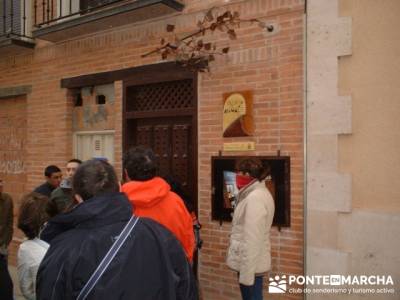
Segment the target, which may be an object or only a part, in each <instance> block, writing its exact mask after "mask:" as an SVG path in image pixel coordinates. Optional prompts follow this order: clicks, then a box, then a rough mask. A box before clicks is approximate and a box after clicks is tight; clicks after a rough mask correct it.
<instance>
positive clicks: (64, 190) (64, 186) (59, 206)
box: [50, 158, 82, 214]
mask: <svg viewBox="0 0 400 300" xmlns="http://www.w3.org/2000/svg"><path fill="white" fill-rule="evenodd" d="M81 163H82V161H81V160H79V159H76V158H73V159H70V160H69V161H68V162H67V167H66V175H67V176H66V178H63V180H62V181H61V183H60V186H59V187H58V188H56V189H55V190H54V191H52V192H51V196H50V202H51V203H52V205H53V207H54V209H55V210H56V212H55V213H56V214H59V213H62V212H63V211H65V210H66V209H67V208H68V207H69V206H70V205H71V204H72V202H73V200H72V178H73V177H74V174H75V172H76V170H77V169H78V167H79V166H80V164H81Z"/></svg>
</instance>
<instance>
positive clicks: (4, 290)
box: [0, 254, 13, 300]
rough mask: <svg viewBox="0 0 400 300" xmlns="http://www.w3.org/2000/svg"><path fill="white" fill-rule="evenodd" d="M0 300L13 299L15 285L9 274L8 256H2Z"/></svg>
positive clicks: (0, 260)
mask: <svg viewBox="0 0 400 300" xmlns="http://www.w3.org/2000/svg"><path fill="white" fill-rule="evenodd" d="M0 299H1V300H12V299H13V283H12V281H11V277H10V273H9V272H8V265H7V256H5V255H2V254H0Z"/></svg>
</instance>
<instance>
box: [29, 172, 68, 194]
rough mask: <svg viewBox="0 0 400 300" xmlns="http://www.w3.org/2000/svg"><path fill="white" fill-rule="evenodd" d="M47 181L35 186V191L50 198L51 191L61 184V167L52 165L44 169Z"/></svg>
mask: <svg viewBox="0 0 400 300" xmlns="http://www.w3.org/2000/svg"><path fill="white" fill-rule="evenodd" d="M44 177H45V178H46V182H45V183H43V184H41V185H39V186H38V187H37V188H35V190H34V192H36V193H39V194H42V195H45V196H46V197H49V198H50V195H51V192H52V191H54V190H55V189H56V188H58V187H59V186H60V183H61V179H62V173H61V170H60V168H59V167H57V166H54V165H50V166H47V167H46V169H44Z"/></svg>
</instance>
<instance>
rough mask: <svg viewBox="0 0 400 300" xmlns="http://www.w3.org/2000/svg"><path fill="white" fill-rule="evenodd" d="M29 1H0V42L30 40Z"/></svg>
mask: <svg viewBox="0 0 400 300" xmlns="http://www.w3.org/2000/svg"><path fill="white" fill-rule="evenodd" d="M30 3H31V2H30V0H0V16H1V20H0V41H2V40H5V39H8V38H20V39H24V40H27V39H30V38H31V27H32V23H31V20H32V18H31V12H32V10H31V6H30Z"/></svg>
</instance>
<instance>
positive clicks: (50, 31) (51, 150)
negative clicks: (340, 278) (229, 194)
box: [0, 0, 400, 300]
mask: <svg viewBox="0 0 400 300" xmlns="http://www.w3.org/2000/svg"><path fill="white" fill-rule="evenodd" d="M3 2H4V3H5V5H0V6H2V8H0V14H2V15H3V16H5V18H3V20H5V22H2V24H1V26H0V69H1V72H0V145H1V147H0V176H1V177H2V179H3V180H4V189H5V191H6V192H8V193H10V194H12V195H13V197H14V199H15V202H17V203H16V205H15V207H18V201H19V199H20V198H21V195H22V194H23V193H25V192H28V191H30V190H32V188H33V187H35V186H36V185H37V184H38V183H40V182H41V181H42V178H43V174H42V171H43V168H44V167H45V166H47V165H48V164H58V165H59V166H63V165H64V163H65V161H67V160H68V159H70V158H71V157H78V158H81V159H87V158H90V157H93V156H101V157H107V158H108V160H109V161H110V162H111V163H113V164H114V166H115V167H116V169H117V172H118V173H119V174H122V162H121V157H122V153H123V151H124V150H125V149H128V148H129V147H130V146H132V145H137V144H145V145H148V146H151V147H152V148H153V149H154V150H155V152H156V153H157V155H158V156H159V159H160V169H161V171H162V173H163V174H172V175H173V176H174V177H175V178H176V179H178V180H179V181H180V182H181V183H182V184H183V187H184V190H185V192H186V193H188V194H190V195H192V198H193V199H192V200H193V202H194V206H195V208H196V210H197V212H198V215H199V219H200V222H201V223H202V225H203V228H202V230H201V231H202V238H203V239H204V244H203V248H202V249H201V251H200V254H199V257H198V265H197V274H198V278H199V280H200V290H201V294H202V298H203V299H204V300H214V299H215V300H224V299H239V298H240V296H239V290H238V288H237V283H236V281H237V277H236V274H234V273H233V272H232V271H230V270H229V269H228V268H227V267H226V265H225V255H226V249H227V246H228V245H227V243H228V240H229V236H228V235H229V232H230V222H229V209H230V207H229V205H230V202H229V199H228V198H226V199H224V198H223V197H220V198H218V197H217V196H216V194H218V193H219V192H221V193H222V192H223V187H222V185H221V186H220V187H219V188H218V178H222V180H223V175H221V176H222V177H218V176H220V175H218V174H223V171H231V168H232V161H233V159H234V158H235V157H238V156H245V155H257V156H262V157H263V158H264V159H266V160H267V161H270V160H271V159H272V161H273V163H272V165H274V166H275V168H276V170H275V172H276V174H278V175H276V176H275V177H274V178H272V179H274V180H272V181H274V182H275V186H274V189H273V191H274V193H276V194H277V196H276V199H280V200H279V201H283V202H285V205H282V203H281V202H279V203H278V204H279V205H280V207H279V210H278V213H277V215H278V217H277V220H276V222H275V224H276V226H274V227H273V230H272V266H273V267H272V274H277V275H285V276H288V275H303V274H306V275H317V274H343V275H348V274H359V275H370V274H378V275H385V274H386V275H392V276H393V279H394V281H395V285H396V287H397V289H398V288H399V280H400V274H399V270H400V268H399V266H400V255H399V254H398V251H396V250H397V248H398V246H399V244H400V241H399V239H398V236H399V228H400V226H399V225H400V224H399V223H400V202H399V199H400V195H399V193H400V189H399V188H398V187H397V185H398V184H397V182H398V179H397V178H398V177H400V174H399V172H400V171H399V169H398V168H396V166H398V165H400V164H399V160H400V156H399V155H398V154H397V153H396V150H397V149H398V148H399V147H398V146H400V145H399V140H400V139H399V134H400V123H399V121H398V120H399V118H397V114H398V113H400V107H399V105H400V104H399V101H396V99H397V98H398V97H399V95H400V90H399V88H398V87H397V84H396V81H397V80H396V79H397V78H398V77H399V76H400V74H399V73H400V71H399V70H400V61H399V57H398V55H397V53H399V50H400V49H399V48H400V42H399V39H398V38H397V36H398V34H397V31H396V30H397V28H398V27H399V26H398V25H400V24H399V22H400V21H399V19H398V18H397V16H396V12H398V11H400V2H398V1H397V0H385V1H373V0H308V1H305V0H230V1H229V0H181V1H175V0H136V1H134V0H127V1H112V2H111V1H102V0H96V1H94V0H80V1H78V0H60V1H53V0H46V1H35V0H32V1H29V0H21V1H11V0H3ZM17 2H18V3H17ZM4 7H5V9H4ZM211 7H216V11H217V12H218V11H219V12H224V11H226V10H229V11H231V12H234V11H237V12H239V13H240V16H241V17H242V18H244V19H253V18H257V19H258V20H260V21H262V22H264V23H266V24H268V25H271V26H272V28H273V30H272V31H270V30H268V29H267V28H261V27H260V26H257V24H251V23H250V22H249V23H243V24H241V26H240V28H238V29H237V30H236V35H237V39H235V40H229V38H227V36H226V34H225V33H223V32H220V31H215V32H214V34H213V35H211V36H210V41H212V42H213V41H216V42H217V44H218V45H220V46H221V47H228V46H229V48H230V50H229V53H228V54H227V55H226V56H222V57H217V58H216V61H214V62H212V63H211V65H210V67H211V72H210V73H201V72H194V71H193V70H191V69H188V68H184V67H181V66H179V65H177V64H175V63H174V62H172V61H169V62H165V61H164V60H162V59H161V57H160V55H150V56H147V57H142V55H143V54H145V53H148V52H149V51H151V50H153V49H155V48H157V47H160V40H161V38H163V37H165V36H167V35H168V33H167V32H166V27H167V25H168V24H173V25H175V32H176V33H177V34H178V35H179V36H183V35H186V34H189V33H191V32H193V31H194V30H196V29H197V28H198V25H197V23H198V21H199V20H202V19H203V18H204V15H205V14H206V13H207V11H208V10H209V9H210V8H211ZM11 12H12V13H11ZM11 15H12V17H11ZM207 38H208V37H207ZM205 39H206V38H205ZM238 93H239V94H241V95H243V97H244V100H243V101H242V102H240V101H239V102H235V101H230V102H229V99H232V98H230V97H231V96H232V95H234V94H238ZM227 103H228V104H229V105H230V106H228V104H227ZM238 103H239V104H238ZM240 104H246V107H252V108H251V109H250V108H248V109H249V110H251V122H252V123H251V122H250V121H249V122H250V123H246V126H243V127H242V128H241V129H240V130H237V128H238V127H235V128H234V127H232V128H233V129H235V130H226V129H227V124H228V123H229V122H230V121H232V120H231V119H230V118H231V116H228V117H225V118H224V113H223V112H224V111H225V112H228V114H229V113H230V112H231V109H233V110H235V109H237V111H238V112H239V113H241V112H242V109H243V106H241V105H240ZM250 104H251V105H250ZM235 105H236V106H235ZM249 105H250V106H249ZM227 107H228V108H229V109H228V110H226V108H227ZM225 115H227V114H225ZM242 120H243V122H247V119H245V118H243V119H240V122H241V121H242ZM240 122H237V123H235V126H238V125H240V124H242V123H240ZM249 124H250V125H253V127H252V126H250V125H249ZM243 128H245V129H246V128H250V129H251V130H249V132H250V134H248V135H246V132H247V130H244V129H243ZM228 129H229V128H228ZM238 131H239V132H241V133H242V136H235V135H237V132H238ZM225 132H230V134H225V136H226V135H228V136H229V137H224V133H225ZM243 132H244V133H243ZM221 156H222V157H221ZM285 166H286V167H285ZM218 170H219V171H218ZM121 179H122V178H121ZM287 195H289V196H287ZM218 199H219V200H218ZM224 200H225V201H224ZM216 201H221V202H218V203H216ZM21 238H22V234H20V233H18V232H17V234H16V235H15V236H14V241H13V247H12V248H13V249H14V250H13V251H12V257H11V258H12V259H11V263H13V262H14V261H15V254H16V250H15V249H16V247H17V246H18V244H19V242H20V241H21ZM265 295H266V297H267V296H268V297H271V295H268V278H266V280H265ZM360 296H361V295H351V296H346V297H348V299H359V298H358V297H360ZM362 296H363V297H365V298H363V299H397V298H396V297H398V295H393V294H385V295H383V296H382V298H379V296H378V295H372V294H369V295H362ZM273 297H274V299H303V298H305V297H306V298H307V299H322V298H324V299H326V298H328V297H331V298H335V297H336V298H335V299H343V297H344V296H342V295H339V296H338V295H336V296H335V295H326V294H313V295H303V294H302V293H289V292H288V291H287V292H286V293H282V294H279V295H278V294H275V295H273ZM267 299H268V298H267ZM346 299H347V298H346Z"/></svg>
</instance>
